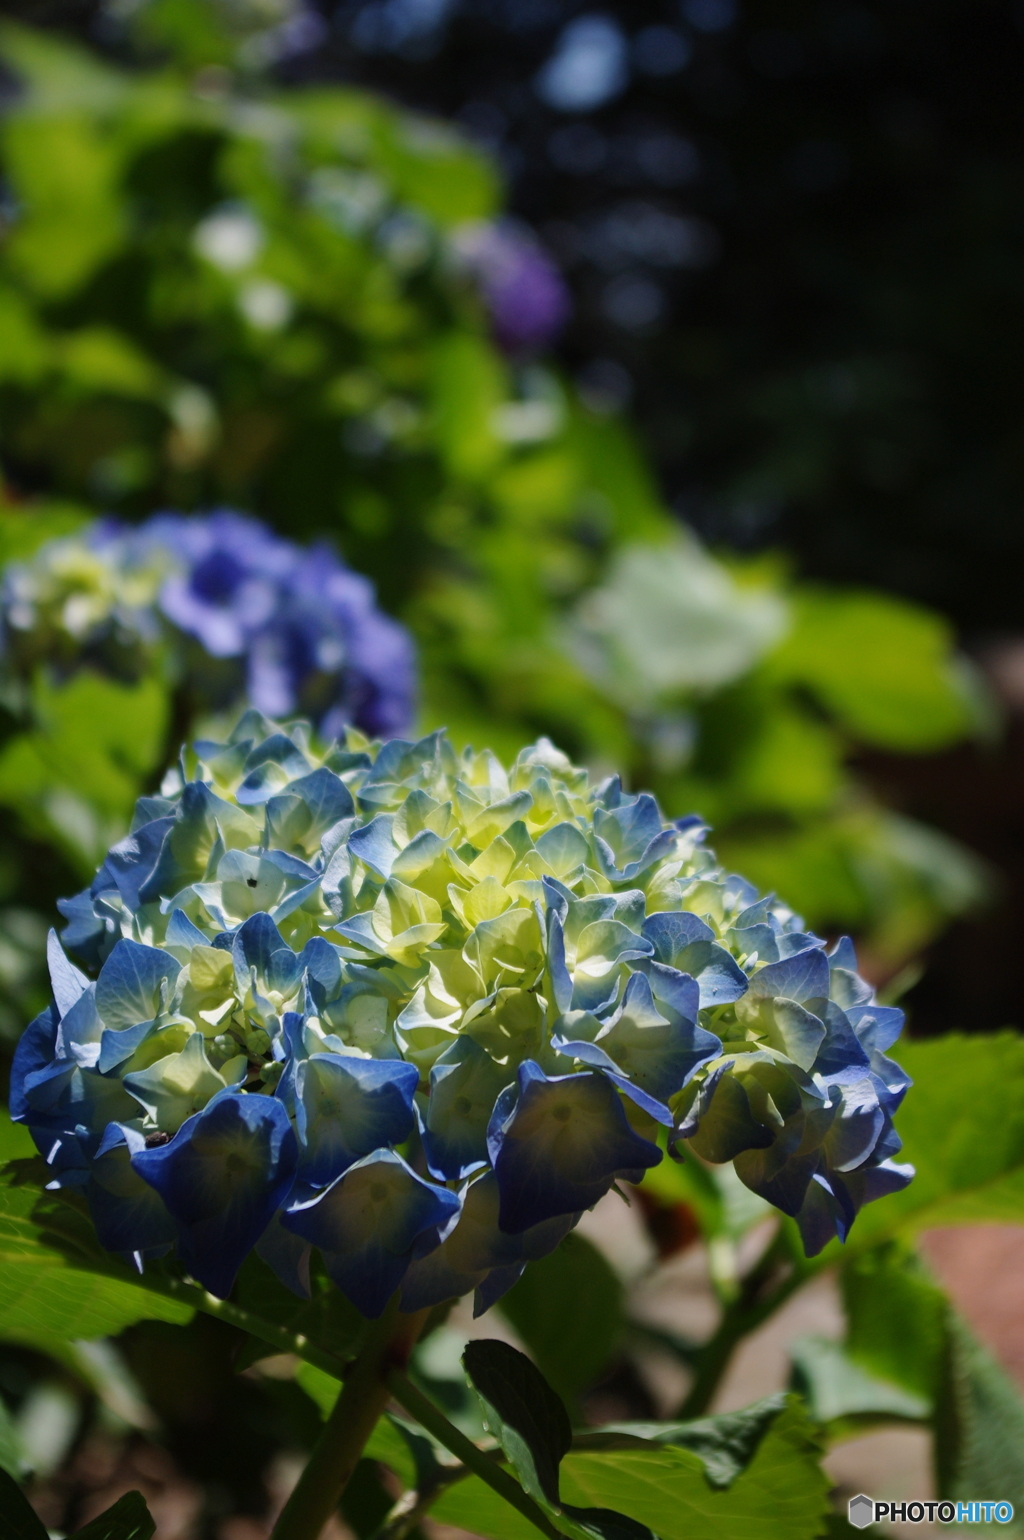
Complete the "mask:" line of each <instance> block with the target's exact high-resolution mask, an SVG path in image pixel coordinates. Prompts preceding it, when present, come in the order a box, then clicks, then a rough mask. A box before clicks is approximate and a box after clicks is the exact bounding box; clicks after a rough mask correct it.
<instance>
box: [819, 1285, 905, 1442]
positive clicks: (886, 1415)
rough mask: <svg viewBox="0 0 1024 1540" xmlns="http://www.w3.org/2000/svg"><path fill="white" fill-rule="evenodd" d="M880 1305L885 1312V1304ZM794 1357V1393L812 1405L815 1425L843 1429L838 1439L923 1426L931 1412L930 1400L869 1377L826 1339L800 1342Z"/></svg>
mask: <svg viewBox="0 0 1024 1540" xmlns="http://www.w3.org/2000/svg"><path fill="white" fill-rule="evenodd" d="M879 1305H880V1306H881V1307H882V1308H884V1303H883V1301H882V1300H879ZM789 1353H790V1357H791V1359H792V1360H793V1370H794V1376H793V1388H794V1390H797V1391H799V1392H800V1394H801V1395H802V1396H803V1398H804V1400H805V1401H806V1402H807V1407H808V1410H809V1411H810V1413H811V1416H812V1417H813V1418H814V1420H815V1421H816V1422H820V1423H823V1424H836V1425H841V1427H839V1426H835V1427H831V1428H830V1429H829V1432H830V1435H831V1437H832V1438H833V1439H834V1438H836V1437H838V1436H840V1434H842V1435H843V1436H849V1434H850V1433H851V1432H852V1431H854V1430H857V1431H859V1430H860V1428H861V1427H862V1426H863V1425H864V1424H869V1425H870V1424H874V1423H877V1422H889V1421H892V1420H897V1421H901V1422H922V1421H924V1420H926V1419H927V1417H928V1415H929V1413H930V1411H931V1402H930V1400H929V1399H927V1398H925V1397H923V1396H914V1395H911V1394H910V1392H909V1391H906V1390H901V1389H900V1388H899V1386H898V1385H893V1384H891V1383H887V1382H886V1381H885V1380H882V1379H878V1378H876V1377H875V1376H874V1375H872V1374H869V1373H868V1372H867V1370H865V1369H862V1368H861V1367H860V1365H859V1364H857V1363H855V1362H854V1360H853V1359H852V1358H851V1357H850V1356H849V1354H848V1353H847V1352H846V1351H845V1350H844V1348H843V1346H842V1344H841V1343H838V1342H830V1341H828V1340H827V1339H826V1338H824V1337H800V1338H799V1339H798V1340H797V1341H796V1342H794V1343H792V1344H791V1345H790V1349H789ZM851 1424H852V1425H853V1426H852V1427H851V1426H850V1425H851Z"/></svg>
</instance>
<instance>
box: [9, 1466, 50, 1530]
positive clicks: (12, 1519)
mask: <svg viewBox="0 0 1024 1540" xmlns="http://www.w3.org/2000/svg"><path fill="white" fill-rule="evenodd" d="M0 1511H2V1512H3V1517H4V1525H5V1529H4V1540H50V1537H49V1534H48V1533H47V1530H46V1526H45V1525H44V1524H43V1521H42V1519H41V1518H39V1517H38V1515H37V1514H36V1512H35V1509H34V1508H32V1507H31V1506H30V1504H29V1500H28V1498H27V1497H26V1496H25V1494H24V1492H23V1491H22V1490H21V1488H20V1486H19V1485H18V1483H17V1482H16V1481H15V1479H14V1477H13V1476H10V1475H8V1473H7V1471H6V1470H4V1468H3V1466H0ZM6 1526H9V1527H6Z"/></svg>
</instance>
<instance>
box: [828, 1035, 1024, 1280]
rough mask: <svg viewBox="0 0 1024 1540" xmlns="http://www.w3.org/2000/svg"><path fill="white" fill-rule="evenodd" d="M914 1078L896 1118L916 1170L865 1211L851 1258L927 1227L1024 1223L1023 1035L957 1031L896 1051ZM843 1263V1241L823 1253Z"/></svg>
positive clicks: (850, 1244) (904, 1157)
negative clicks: (902, 1187) (884, 1240)
mask: <svg viewBox="0 0 1024 1540" xmlns="http://www.w3.org/2000/svg"><path fill="white" fill-rule="evenodd" d="M894 1053H895V1056H896V1057H897V1058H898V1059H899V1062H900V1063H901V1064H902V1065H903V1066H904V1067H905V1068H906V1070H907V1071H908V1073H909V1074H910V1075H911V1076H912V1077H913V1080H914V1085H913V1088H912V1089H911V1090H910V1091H909V1092H908V1094H907V1098H906V1100H905V1101H904V1103H903V1105H902V1107H901V1108H900V1110H899V1112H898V1113H897V1115H896V1127H897V1130H898V1132H899V1133H900V1135H901V1136H902V1139H903V1151H902V1153H901V1154H900V1155H899V1156H898V1159H899V1160H901V1161H903V1160H906V1161H909V1162H910V1163H911V1164H912V1165H913V1166H915V1167H916V1170H917V1175H916V1176H915V1178H914V1180H913V1181H912V1182H911V1184H910V1186H909V1187H907V1188H906V1189H905V1190H904V1191H903V1192H900V1193H895V1194H893V1195H892V1196H890V1197H887V1198H883V1199H882V1200H881V1201H880V1202H878V1203H872V1204H869V1205H868V1206H867V1207H866V1208H865V1209H864V1210H863V1211H862V1212H861V1214H860V1215H859V1216H858V1218H857V1222H856V1224H855V1225H854V1227H853V1230H852V1232H851V1235H850V1239H849V1241H848V1242H847V1244H846V1255H850V1253H852V1252H853V1251H862V1250H864V1249H866V1248H867V1247H868V1246H871V1245H874V1244H876V1243H877V1241H878V1240H880V1239H882V1238H885V1237H888V1236H891V1235H895V1234H898V1233H900V1232H901V1231H902V1232H906V1233H913V1232H916V1231H918V1230H922V1229H925V1228H926V1227H928V1226H930V1225H952V1224H986V1223H988V1224H1020V1223H1022V1222H1024V1038H1021V1037H1020V1035H1019V1034H1018V1033H1016V1032H997V1033H992V1034H981V1033H977V1034H975V1033H972V1034H971V1035H970V1036H967V1035H966V1034H963V1033H958V1032H950V1033H948V1034H946V1035H945V1036H943V1037H937V1038H927V1039H924V1040H923V1041H920V1042H914V1041H913V1040H909V1041H905V1042H901V1043H900V1044H899V1045H898V1046H897V1048H896V1049H895V1050H894ZM822 1255H823V1259H824V1260H827V1261H842V1260H843V1256H844V1252H843V1248H842V1247H840V1245H839V1244H838V1242H834V1243H832V1245H830V1246H829V1248H828V1249H827V1251H826V1252H824V1253H823V1254H822Z"/></svg>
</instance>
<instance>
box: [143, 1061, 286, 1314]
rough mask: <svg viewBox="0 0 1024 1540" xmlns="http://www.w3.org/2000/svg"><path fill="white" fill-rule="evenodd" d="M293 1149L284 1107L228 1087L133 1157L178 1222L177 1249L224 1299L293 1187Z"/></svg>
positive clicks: (201, 1279)
mask: <svg viewBox="0 0 1024 1540" xmlns="http://www.w3.org/2000/svg"><path fill="white" fill-rule="evenodd" d="M297 1156H298V1149H297V1146H296V1141H295V1135H294V1133H293V1132H292V1126H291V1123H290V1122H289V1120H288V1114H287V1112H286V1111H285V1109H284V1107H283V1106H282V1105H281V1103H280V1102H279V1101H275V1100H274V1099H273V1098H272V1097H269V1096H251V1095H246V1094H245V1093H244V1092H242V1091H235V1090H230V1089H229V1090H226V1091H221V1092H220V1093H219V1095H217V1096H215V1097H214V1098H213V1100H212V1101H211V1102H209V1103H208V1105H207V1106H206V1107H204V1108H203V1110H202V1112H198V1113H196V1114H195V1116H194V1117H191V1118H189V1119H188V1121H187V1122H186V1123H183V1124H182V1126H181V1128H179V1130H178V1132H177V1133H176V1134H175V1136H174V1138H173V1139H172V1140H171V1141H170V1142H169V1143H168V1144H164V1145H159V1146H157V1147H156V1148H154V1149H143V1150H140V1151H138V1152H137V1153H136V1154H134V1155H133V1156H132V1165H133V1166H134V1168H135V1170H136V1171H137V1172H138V1173H139V1175H140V1176H141V1177H142V1178H143V1179H144V1180H145V1181H147V1182H148V1183H149V1184H150V1186H151V1187H154V1188H155V1189H156V1191H157V1192H158V1193H159V1194H160V1196H161V1197H162V1198H163V1200H164V1202H165V1203H166V1205H167V1207H168V1209H169V1210H170V1211H171V1213H172V1214H173V1216H174V1218H175V1220H176V1221H177V1225H178V1236H177V1244H178V1255H179V1256H180V1258H181V1260H182V1262H183V1263H184V1264H185V1266H186V1267H187V1268H188V1270H189V1272H190V1273H191V1274H192V1275H193V1277H195V1278H198V1280H199V1282H200V1283H202V1284H203V1285H204V1286H205V1287H206V1288H207V1289H209V1291H210V1293H211V1294H215V1295H217V1297H218V1298H219V1299H225V1298H226V1297H227V1295H228V1294H229V1293H230V1292H231V1286H232V1284H233V1283H234V1281H235V1275H236V1274H237V1272H238V1269H239V1268H240V1267H241V1265H242V1262H243V1261H244V1259H245V1257H246V1254H247V1253H248V1252H249V1251H251V1250H252V1248H253V1246H254V1245H255V1244H256V1242H257V1241H258V1240H259V1238H260V1236H261V1235H262V1234H263V1231H264V1230H265V1229H266V1227H267V1225H268V1224H269V1223H270V1219H271V1217H272V1215H273V1213H274V1211H275V1209H277V1208H278V1207H279V1205H280V1204H281V1202H282V1200H283V1199H284V1197H285V1195H286V1194H287V1192H288V1189H289V1187H290V1186H291V1183H292V1179H293V1177H294V1174H295V1165H296V1160H297Z"/></svg>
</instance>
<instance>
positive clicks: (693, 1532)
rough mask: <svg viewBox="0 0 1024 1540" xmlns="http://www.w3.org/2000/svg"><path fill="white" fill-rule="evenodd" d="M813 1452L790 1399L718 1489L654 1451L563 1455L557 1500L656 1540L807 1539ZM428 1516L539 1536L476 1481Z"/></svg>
mask: <svg viewBox="0 0 1024 1540" xmlns="http://www.w3.org/2000/svg"><path fill="white" fill-rule="evenodd" d="M819 1454H820V1447H819V1443H818V1439H817V1436H816V1433H815V1431H814V1429H813V1427H812V1425H811V1423H810V1421H809V1419H808V1417H807V1415H806V1413H805V1412H804V1411H803V1410H802V1409H801V1407H800V1406H799V1403H797V1402H796V1401H795V1400H794V1401H791V1402H790V1404H789V1405H788V1406H787V1407H786V1409H785V1410H784V1411H783V1412H782V1413H781V1414H780V1415H779V1416H778V1417H777V1418H776V1419H775V1421H774V1422H773V1424H772V1426H771V1428H770V1429H769V1431H768V1432H767V1433H766V1435H765V1437H764V1438H763V1439H762V1441H761V1443H760V1444H759V1446H758V1449H757V1452H756V1454H755V1455H754V1458H753V1459H752V1460H751V1462H750V1464H749V1465H748V1467H747V1469H746V1470H745V1471H743V1472H742V1474H741V1475H739V1476H738V1477H737V1478H736V1480H735V1481H734V1482H733V1483H732V1484H731V1486H729V1487H728V1488H727V1489H726V1490H724V1491H721V1490H715V1488H714V1487H712V1486H711V1485H710V1483H709V1482H708V1480H707V1477H706V1475H705V1471H704V1467H703V1465H702V1463H701V1461H700V1459H699V1457H698V1456H697V1455H695V1454H692V1453H691V1452H690V1451H689V1450H685V1449H677V1448H672V1447H665V1446H660V1447H659V1446H654V1445H652V1446H649V1447H647V1448H644V1447H638V1448H630V1449H618V1450H601V1451H599V1452H598V1451H595V1452H592V1453H591V1452H583V1451H579V1452H577V1451H575V1450H573V1451H570V1453H569V1454H567V1455H566V1456H565V1458H564V1460H563V1461H562V1498H563V1501H564V1502H567V1503H571V1504H573V1505H574V1506H576V1507H581V1508H586V1507H598V1508H601V1507H603V1508H612V1509H616V1510H618V1511H619V1512H622V1513H625V1514H628V1515H629V1517H630V1518H632V1519H634V1520H636V1521H638V1522H639V1523H641V1524H645V1525H647V1526H648V1527H649V1528H650V1529H652V1530H653V1531H654V1533H655V1534H656V1535H658V1536H659V1540H813V1537H814V1536H816V1535H818V1534H819V1533H820V1531H821V1528H822V1527H823V1525H824V1522H825V1513H826V1507H827V1495H828V1479H827V1477H826V1476H825V1475H824V1474H823V1472H822V1471H821V1469H820V1466H819V1464H818V1457H819ZM431 1517H432V1518H434V1519H436V1520H438V1521H440V1522H442V1523H446V1524H453V1525H457V1526H459V1527H461V1528H463V1529H467V1530H469V1531H470V1532H471V1533H472V1534H476V1535H481V1536H484V1537H486V1540H535V1537H536V1531H535V1530H532V1529H531V1528H530V1526H529V1525H528V1524H527V1522H526V1520H525V1519H523V1518H521V1517H520V1516H519V1514H517V1513H515V1512H513V1511H512V1510H511V1509H508V1508H507V1507H506V1505H505V1504H503V1503H502V1502H501V1500H500V1498H498V1497H496V1496H495V1495H494V1493H492V1492H491V1490H490V1488H488V1487H486V1486H484V1484H483V1482H481V1481H479V1480H478V1479H477V1478H475V1477H472V1478H470V1479H469V1480H467V1481H464V1482H460V1483H459V1484H458V1485H457V1486H454V1487H452V1488H451V1489H450V1490H449V1491H447V1492H446V1493H444V1495H443V1496H442V1497H441V1498H440V1499H439V1501H438V1502H437V1503H436V1504H435V1505H434V1507H433V1508H432V1509H431Z"/></svg>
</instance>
